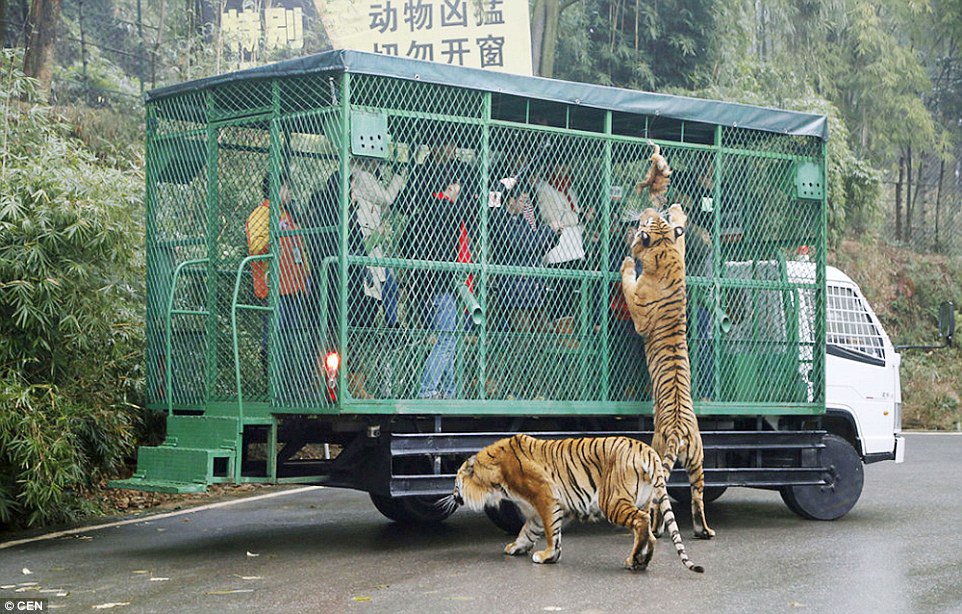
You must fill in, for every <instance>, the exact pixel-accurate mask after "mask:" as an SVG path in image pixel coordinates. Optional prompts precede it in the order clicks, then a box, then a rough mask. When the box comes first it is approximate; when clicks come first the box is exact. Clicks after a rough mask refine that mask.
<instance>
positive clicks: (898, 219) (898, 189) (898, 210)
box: [895, 156, 905, 241]
mask: <svg viewBox="0 0 962 614" xmlns="http://www.w3.org/2000/svg"><path fill="white" fill-rule="evenodd" d="M904 168H905V156H899V180H898V181H896V182H895V240H896V241H901V240H902V171H903V169H904Z"/></svg>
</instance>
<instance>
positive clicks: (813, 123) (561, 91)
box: [147, 50, 828, 140]
mask: <svg viewBox="0 0 962 614" xmlns="http://www.w3.org/2000/svg"><path fill="white" fill-rule="evenodd" d="M329 72H349V73H354V74H361V75H375V76H381V77H392V78H397V79H410V80H418V81H424V82H426V83H437V84H441V85H456V86H457V87H465V88H469V89H475V90H482V91H488V92H494V93H501V94H509V95H513V96H522V97H525V98H532V99H537V100H548V101H552V102H558V103H563V104H572V105H579V106H584V107H593V108H598V109H606V110H611V111H620V112H624V113H632V114H638V115H649V116H656V117H666V118H671V119H677V120H683V121H696V122H703V123H707V124H715V125H717V124H720V125H722V126H732V127H738V128H749V129H752V130H763V131H766V132H775V133H779V134H790V135H797V136H814V137H818V138H820V139H822V140H827V139H828V122H827V120H826V118H825V116H824V115H815V114H812V113H798V112H795V111H782V110H779V109H770V108H765V107H756V106H752V105H745V104H737V103H731V102H719V101H715V100H705V99H700V98H690V97H687V96H670V95H667V94H655V93H651V92H640V91H635V90H626V89H620V88H615V87H605V86H601V85H589V84H586V83H574V82H571V81H561V80H557V79H545V78H542V77H525V76H521V75H511V74H505V73H498V72H492V71H486V70H481V69H477V68H465V67H461V66H451V65H448V64H440V63H436V62H426V61H422V60H411V59H408V58H400V57H393V56H386V55H380V54H376V53H367V52H361V51H347V50H334V51H325V52H323V53H318V54H314V55H308V56H304V57H301V58H296V59H293V60H286V61H283V62H278V63H275V64H268V65H265V66H258V67H255V68H249V69H246V70H241V71H237V72H232V73H226V74H223V75H217V76H214V77H208V78H206V79H198V80H195V81H188V82H186V83H180V84H178V85H172V86H169V87H164V88H160V89H156V90H152V91H151V92H149V93H148V94H147V102H153V101H157V100H160V99H162V98H167V97H169V96H175V95H177V94H182V93H186V92H194V91H198V90H204V89H208V88H212V87H216V86H218V85H224V84H227V83H237V82H242V81H247V80H259V79H275V78H282V77H299V76H305V75H311V74H317V73H329Z"/></svg>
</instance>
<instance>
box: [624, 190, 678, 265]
mask: <svg viewBox="0 0 962 614" xmlns="http://www.w3.org/2000/svg"><path fill="white" fill-rule="evenodd" d="M676 207H677V209H678V213H680V215H681V216H684V213H681V207H680V206H679V205H672V210H671V211H670V214H671V215H672V222H673V223H671V224H669V223H668V222H666V221H665V220H664V218H662V217H661V214H659V213H658V212H657V211H655V210H654V209H652V208H648V209H645V211H644V212H643V213H642V214H641V221H640V223H639V224H638V230H637V231H635V238H634V240H633V241H632V243H631V255H632V257H633V258H634V259H635V260H640V261H641V263H642V267H643V268H644V270H646V271H652V270H655V269H656V268H658V266H657V265H658V264H661V263H662V262H663V261H664V260H665V259H667V261H668V262H673V261H676V260H680V258H681V256H680V254H679V251H678V248H677V247H676V245H675V243H676V242H677V241H678V240H679V239H680V238H681V237H683V236H684V235H685V227H684V221H683V220H678V221H681V223H680V224H678V223H675V222H676V219H675V218H676V217H678V214H676V212H675V208H676Z"/></svg>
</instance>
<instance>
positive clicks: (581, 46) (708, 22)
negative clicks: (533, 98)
mask: <svg viewBox="0 0 962 614" xmlns="http://www.w3.org/2000/svg"><path fill="white" fill-rule="evenodd" d="M714 4H715V3H713V2H710V1H708V0H661V1H660V2H625V1H624V0H592V1H587V0H586V1H583V2H576V3H574V4H572V5H571V6H570V7H569V8H568V9H567V10H566V11H565V12H564V13H562V16H561V23H560V28H559V29H560V31H561V32H562V36H561V38H560V39H559V40H558V48H557V52H556V53H557V60H556V61H555V77H557V78H559V79H568V80H571V81H584V82H588V83H600V84H603V85H613V86H616V87H629V88H636V89H647V90H658V89H664V88H666V87H694V86H698V85H701V84H704V83H705V82H706V81H707V79H708V76H709V74H708V73H709V67H708V66H707V65H706V64H705V63H704V58H705V57H706V56H708V52H709V49H710V47H711V46H712V44H713V42H712V37H713V36H714V34H715V32H716V28H715V17H714V15H715V12H716V11H715V8H714Z"/></svg>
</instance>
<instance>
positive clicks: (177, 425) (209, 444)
mask: <svg viewBox="0 0 962 614" xmlns="http://www.w3.org/2000/svg"><path fill="white" fill-rule="evenodd" d="M238 424H239V421H238V420H237V418H229V417H226V416H169V417H168V418H167V439H166V441H164V445H165V446H176V447H178V448H228V449H231V450H233V449H234V446H235V445H237V436H238V433H239V431H240V429H239V427H238Z"/></svg>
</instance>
